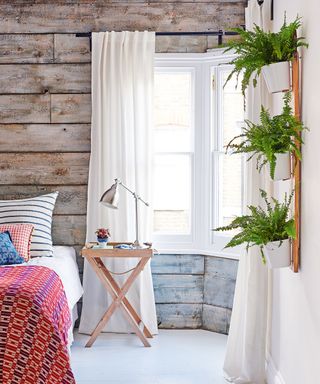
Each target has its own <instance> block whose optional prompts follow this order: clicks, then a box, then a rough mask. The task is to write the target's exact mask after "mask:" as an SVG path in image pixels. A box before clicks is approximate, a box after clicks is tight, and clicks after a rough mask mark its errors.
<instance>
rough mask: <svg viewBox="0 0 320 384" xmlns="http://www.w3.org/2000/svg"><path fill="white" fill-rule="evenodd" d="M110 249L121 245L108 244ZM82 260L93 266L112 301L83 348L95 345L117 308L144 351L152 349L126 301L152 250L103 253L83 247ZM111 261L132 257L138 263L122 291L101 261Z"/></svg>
mask: <svg viewBox="0 0 320 384" xmlns="http://www.w3.org/2000/svg"><path fill="white" fill-rule="evenodd" d="M108 244H109V245H112V246H116V245H118V244H124V243H108ZM81 254H82V257H84V258H86V259H87V261H88V263H89V264H90V265H91V266H92V268H93V270H94V271H95V273H96V274H97V276H98V277H99V279H100V281H101V282H102V284H103V286H104V288H105V289H106V291H107V292H108V293H109V294H110V296H111V298H112V303H111V305H110V306H109V308H108V309H107V310H106V312H105V313H104V315H103V316H102V318H101V320H100V321H99V323H98V324H97V326H96V328H95V330H94V331H93V333H92V334H91V336H90V339H89V341H88V342H87V344H86V347H91V346H92V344H93V343H94V342H95V340H96V338H97V337H98V335H99V334H100V332H101V331H102V329H103V328H104V327H105V325H106V324H107V322H108V321H109V319H110V317H111V316H112V314H113V313H114V311H115V310H116V309H117V308H118V307H119V308H121V310H122V312H123V314H124V316H125V318H126V319H127V320H128V322H129V323H130V324H131V326H132V328H133V330H134V332H135V333H136V335H137V336H138V337H139V339H140V340H141V341H142V343H143V345H144V346H145V347H151V345H150V343H149V341H148V340H147V338H152V334H151V332H150V331H149V329H148V328H147V327H146V326H145V325H144V324H143V322H142V320H141V318H140V316H139V315H138V314H137V312H136V310H135V309H134V308H133V307H132V305H131V304H130V302H129V300H128V299H127V298H126V294H127V293H128V291H129V289H130V287H131V286H132V284H133V282H134V281H135V280H136V278H137V277H138V276H139V274H140V273H141V272H142V271H143V269H144V267H145V266H146V264H147V263H148V261H149V260H150V259H151V258H152V256H153V249H152V248H142V249H120V248H112V249H107V248H106V249H104V248H92V245H91V244H86V246H85V247H84V248H83V249H82V251H81ZM112 257H133V258H136V259H137V260H138V263H137V265H136V266H135V267H134V268H133V269H132V270H131V273H130V275H129V277H128V278H127V280H126V281H125V283H124V284H123V286H122V287H120V286H119V285H118V283H117V282H116V281H115V279H114V278H113V276H112V273H111V271H109V270H108V268H107V267H106V266H105V265H104V263H103V261H102V259H103V258H112Z"/></svg>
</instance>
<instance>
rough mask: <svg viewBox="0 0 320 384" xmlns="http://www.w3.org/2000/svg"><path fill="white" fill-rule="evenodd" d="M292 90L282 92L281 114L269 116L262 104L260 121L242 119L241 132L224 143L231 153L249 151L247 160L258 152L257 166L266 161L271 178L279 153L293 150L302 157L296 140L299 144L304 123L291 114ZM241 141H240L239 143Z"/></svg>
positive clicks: (292, 151)
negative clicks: (283, 93) (243, 122)
mask: <svg viewBox="0 0 320 384" xmlns="http://www.w3.org/2000/svg"><path fill="white" fill-rule="evenodd" d="M290 102H291V93H290V92H287V93H286V94H285V95H284V107H283V110H282V113H281V114H280V115H276V116H274V117H271V116H270V112H269V111H268V110H267V109H265V108H264V107H263V106H261V112H260V124H254V123H252V122H251V121H249V120H245V124H246V127H243V133H242V134H241V135H238V136H236V137H234V138H233V139H232V140H231V141H230V142H229V144H228V145H227V147H226V148H227V151H228V150H231V152H232V153H234V154H238V153H251V156H250V157H249V158H248V160H251V159H252V157H253V156H254V155H257V169H258V170H259V172H260V171H261V168H262V167H263V166H264V165H265V164H266V163H269V165H270V176H271V178H272V179H274V173H275V168H276V160H277V158H276V156H277V154H279V153H292V154H294V155H295V156H296V157H297V158H298V159H299V160H301V152H300V150H299V146H298V145H297V143H299V144H302V139H301V136H300V132H301V131H302V130H304V129H306V128H305V127H303V124H302V123H301V122H300V121H299V120H298V119H297V118H296V117H295V116H294V115H293V113H292V108H291V106H290ZM239 140H240V142H238V141H239Z"/></svg>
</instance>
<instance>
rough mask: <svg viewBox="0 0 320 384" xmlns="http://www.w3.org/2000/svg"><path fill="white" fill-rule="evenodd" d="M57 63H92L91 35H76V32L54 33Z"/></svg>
mask: <svg viewBox="0 0 320 384" xmlns="http://www.w3.org/2000/svg"><path fill="white" fill-rule="evenodd" d="M54 61H55V63H90V62H91V52H90V39H89V37H76V35H75V33H67V34H55V35H54Z"/></svg>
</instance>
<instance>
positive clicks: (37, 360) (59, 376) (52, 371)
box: [0, 266, 75, 384]
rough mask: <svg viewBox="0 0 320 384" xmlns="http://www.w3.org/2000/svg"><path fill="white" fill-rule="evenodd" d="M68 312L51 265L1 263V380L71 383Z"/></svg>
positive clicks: (6, 383) (5, 382)
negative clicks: (3, 265) (2, 264)
mask: <svg viewBox="0 0 320 384" xmlns="http://www.w3.org/2000/svg"><path fill="white" fill-rule="evenodd" d="M70 326H71V317H70V311H69V308H68V303H67V299H66V295H65V292H64V289H63V285H62V282H61V280H60V278H59V276H58V275H57V274H56V273H55V272H54V271H52V270H51V269H49V268H46V267H40V266H6V267H2V268H0V383H2V384H69V383H72V384H73V383H75V380H74V377H73V373H72V370H71V366H70V358H69V354H68V349H67V344H68V329H69V327H70Z"/></svg>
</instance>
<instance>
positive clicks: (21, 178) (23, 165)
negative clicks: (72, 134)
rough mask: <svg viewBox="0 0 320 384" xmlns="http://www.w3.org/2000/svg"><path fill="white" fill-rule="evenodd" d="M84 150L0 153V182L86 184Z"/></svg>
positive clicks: (8, 183) (86, 165) (87, 164)
mask: <svg viewBox="0 0 320 384" xmlns="http://www.w3.org/2000/svg"><path fill="white" fill-rule="evenodd" d="M88 169H89V154H88V153H83V154H82V153H23V154H13V153H6V154H0V170H1V184H3V185H12V184H17V185H18V184H21V185H63V184H67V185H68V184H87V181H88Z"/></svg>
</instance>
